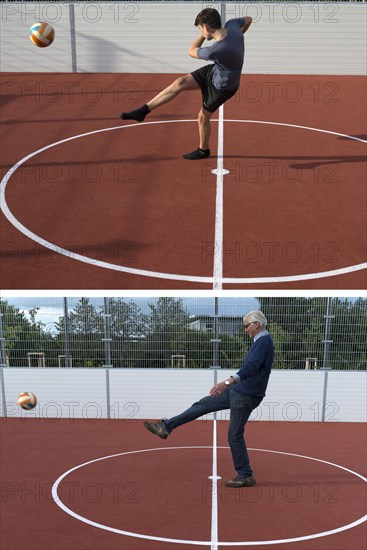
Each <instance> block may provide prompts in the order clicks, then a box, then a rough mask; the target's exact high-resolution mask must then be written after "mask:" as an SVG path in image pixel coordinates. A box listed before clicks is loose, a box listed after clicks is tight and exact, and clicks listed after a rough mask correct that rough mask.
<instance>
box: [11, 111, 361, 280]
mask: <svg viewBox="0 0 367 550" xmlns="http://www.w3.org/2000/svg"><path fill="white" fill-rule="evenodd" d="M214 121H218V119H214ZM180 122H195V123H197V120H196V119H182V120H158V121H153V122H141V123H136V124H129V125H126V126H113V127H111V128H101V129H99V130H93V131H91V132H86V133H83V134H79V135H76V136H71V137H69V138H65V139H62V140H60V141H56V142H55V143H51V144H49V145H46V146H45V147H42V148H41V149H38V150H37V151H33V153H30V154H29V155H27V156H25V157H24V158H22V159H21V160H19V161H18V162H17V163H16V164H14V165H13V166H12V167H11V168H10V169H9V170H8V172H7V173H6V174H5V176H4V177H3V179H2V180H1V184H0V203H1V209H2V210H3V213H4V215H5V216H6V218H7V219H8V221H9V222H10V223H11V224H12V225H13V226H14V227H15V228H16V229H17V230H18V231H19V232H20V233H23V235H25V236H26V237H27V238H29V239H31V240H32V241H34V242H36V243H37V244H39V245H40V246H42V247H44V248H47V249H48V250H51V251H53V252H55V253H57V254H60V255H63V256H66V257H67V258H69V259H73V260H76V261H79V262H82V263H86V264H88V265H93V266H96V267H100V268H103V269H109V270H113V271H118V272H122V273H129V274H131V275H139V276H143V277H153V278H156V279H166V280H173V281H186V282H193V283H208V284H212V283H213V282H214V277H203V276H195V275H182V274H178V273H163V272H159V271H150V270H146V269H137V268H133V267H127V266H123V265H117V264H112V263H109V262H104V261H101V260H96V259H93V258H89V257H87V256H83V255H81V254H76V253H75V252H73V251H71V250H67V249H65V248H63V247H60V246H58V245H56V244H54V243H51V242H49V241H47V240H46V239H44V238H43V237H40V236H39V235H36V234H35V233H33V232H32V231H31V230H30V229H28V228H27V227H26V226H25V225H23V224H22V223H21V222H20V221H19V220H18V219H17V218H16V217H15V216H14V214H13V213H12V212H11V210H10V208H9V206H8V204H7V202H6V198H5V191H6V186H7V184H8V182H9V180H10V178H11V176H12V175H13V174H14V172H16V170H18V168H20V166H22V164H24V163H25V162H26V161H27V160H29V159H31V158H32V157H34V156H36V155H38V154H40V153H42V152H43V151H47V149H51V148H52V147H56V146H58V145H62V144H63V143H67V142H69V141H72V140H75V139H79V138H83V137H87V136H91V135H94V134H99V133H102V132H110V131H114V130H124V129H126V128H133V127H136V126H147V125H152V124H172V123H180ZM224 122H239V123H249V124H268V125H273V126H286V127H290V128H300V129H302V130H310V131H314V132H321V133H325V134H331V135H336V136H340V137H344V138H346V139H351V140H355V141H359V142H362V143H367V140H363V139H361V138H357V137H354V136H348V135H347V134H341V133H339V132H332V131H330V130H323V129H320V128H312V127H309V126H299V125H296V124H287V123H284V122H271V121H264V120H234V119H233V120H232V119H225V120H224ZM363 269H367V262H363V263H360V264H356V265H351V266H347V267H343V268H340V269H332V270H329V271H322V272H316V273H307V274H301V275H289V276H281V277H223V279H222V283H223V284H273V283H289V282H298V281H308V280H312V279H323V278H326V277H336V276H339V275H347V274H349V273H353V272H356V271H360V270H363Z"/></svg>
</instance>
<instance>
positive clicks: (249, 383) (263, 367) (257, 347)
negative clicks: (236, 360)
mask: <svg viewBox="0 0 367 550" xmlns="http://www.w3.org/2000/svg"><path fill="white" fill-rule="evenodd" d="M273 361H274V344H273V339H272V337H271V336H270V334H266V335H264V336H261V337H260V338H258V339H257V340H256V342H254V343H253V344H252V345H251V347H250V349H249V351H248V353H247V355H246V357H245V359H244V361H243V364H242V367H241V368H240V370H239V371H238V373H237V374H238V376H239V377H240V381H239V382H238V383H237V384H236V385H235V386H233V390H234V391H237V392H238V393H241V394H242V395H253V396H256V397H265V391H266V387H267V385H268V381H269V376H270V372H271V367H272V365H273Z"/></svg>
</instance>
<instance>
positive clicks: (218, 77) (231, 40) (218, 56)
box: [197, 17, 245, 90]
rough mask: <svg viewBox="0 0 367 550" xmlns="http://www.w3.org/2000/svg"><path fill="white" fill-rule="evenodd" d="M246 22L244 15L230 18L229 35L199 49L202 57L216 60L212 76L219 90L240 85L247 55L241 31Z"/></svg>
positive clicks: (198, 52) (228, 22)
mask: <svg viewBox="0 0 367 550" xmlns="http://www.w3.org/2000/svg"><path fill="white" fill-rule="evenodd" d="M244 24H245V18H244V17H240V18H238V19H230V20H229V21H227V23H226V24H225V28H226V29H227V36H226V37H225V38H223V40H219V41H216V42H215V44H213V46H209V47H205V48H199V49H198V51H197V55H198V57H200V59H205V60H207V61H214V67H213V70H212V73H211V76H212V82H213V85H214V86H215V87H216V88H217V89H218V90H234V89H236V88H238V86H239V85H240V78H241V72H242V65H243V59H244V55H245V41H244V36H243V33H242V31H241V27H242V26H243V25H244Z"/></svg>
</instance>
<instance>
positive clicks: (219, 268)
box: [213, 105, 224, 290]
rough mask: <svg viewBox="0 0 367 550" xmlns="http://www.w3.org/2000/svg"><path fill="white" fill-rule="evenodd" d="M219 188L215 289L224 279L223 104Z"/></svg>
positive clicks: (221, 107) (220, 125) (217, 189)
mask: <svg viewBox="0 0 367 550" xmlns="http://www.w3.org/2000/svg"><path fill="white" fill-rule="evenodd" d="M214 173H215V174H216V175H217V188H216V200H215V236H214V266H213V289H219V290H221V289H222V280H223V175H224V171H223V105H221V106H220V107H219V119H218V160H217V169H216V170H215V171H214Z"/></svg>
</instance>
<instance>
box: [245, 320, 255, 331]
mask: <svg viewBox="0 0 367 550" xmlns="http://www.w3.org/2000/svg"><path fill="white" fill-rule="evenodd" d="M254 323H256V321H251V323H248V324H247V325H244V326H243V328H244V329H246V328H248V327H249V326H250V325H253V324H254Z"/></svg>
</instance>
